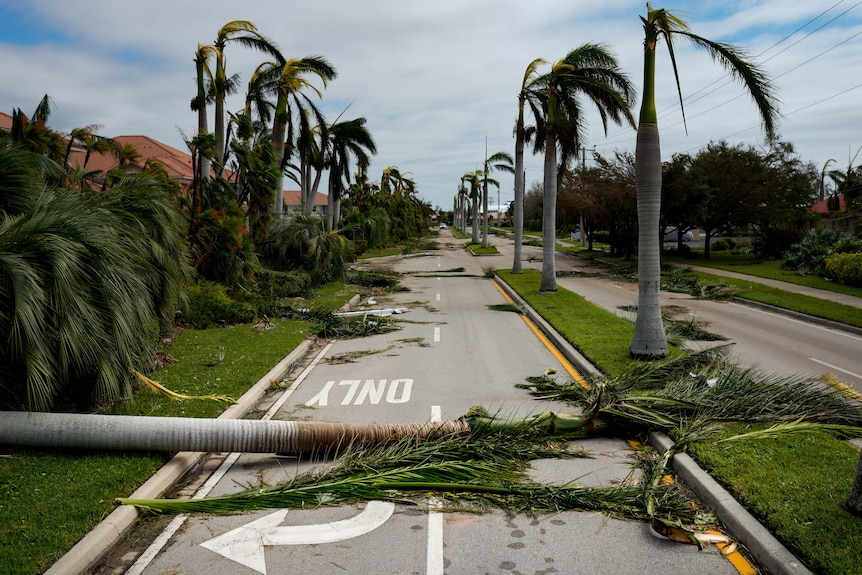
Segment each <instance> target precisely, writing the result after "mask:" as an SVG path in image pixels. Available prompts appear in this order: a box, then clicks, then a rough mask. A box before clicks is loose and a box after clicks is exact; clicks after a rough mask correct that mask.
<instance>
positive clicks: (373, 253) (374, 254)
mask: <svg viewBox="0 0 862 575" xmlns="http://www.w3.org/2000/svg"><path fill="white" fill-rule="evenodd" d="M397 255H401V248H400V247H393V248H376V249H373V250H368V251H366V252H365V253H364V254H362V255H360V256H359V257H358V259H360V260H368V259H371V258H385V257H387V256H397Z"/></svg>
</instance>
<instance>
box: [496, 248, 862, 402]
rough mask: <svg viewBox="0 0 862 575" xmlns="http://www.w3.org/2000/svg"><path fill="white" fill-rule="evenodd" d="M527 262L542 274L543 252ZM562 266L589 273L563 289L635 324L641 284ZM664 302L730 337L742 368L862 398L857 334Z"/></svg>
mask: <svg viewBox="0 0 862 575" xmlns="http://www.w3.org/2000/svg"><path fill="white" fill-rule="evenodd" d="M496 245H497V247H498V249H499V250H500V251H501V252H502V254H503V255H501V256H497V257H496V258H497V259H499V263H497V267H498V268H500V269H504V268H511V266H512V260H511V257H512V249H513V248H512V246H511V242H510V241H507V240H502V239H497V240H496ZM523 257H524V258H533V259H532V261H525V262H524V267H530V268H534V269H541V249H540V248H536V247H533V246H524V254H523ZM556 265H557V271H558V272H571V271H580V272H585V275H584V276H581V277H571V276H567V277H560V278H558V280H557V284H558V285H559V286H560V287H563V288H566V289H568V290H571V291H573V292H575V293H577V294H580V295H582V296H584V297H585V298H586V299H587V300H589V301H591V302H592V303H594V304H596V305H598V306H599V307H602V308H604V309H606V310H608V311H610V312H612V313H615V314H616V315H619V316H621V317H626V318H629V319H633V314H632V312H629V311H624V310H623V309H622V308H623V307H626V306H636V305H637V284H636V283H633V282H628V281H623V280H618V279H613V278H610V277H607V275H606V274H603V270H602V269H595V268H590V267H589V262H588V261H586V260H584V259H583V258H579V257H577V256H575V255H572V254H569V253H566V252H558V255H557V262H556ZM593 274H599V275H598V276H596V275H593ZM661 298H662V308H663V309H674V310H675V311H676V312H678V315H677V317H678V318H680V319H696V320H698V321H703V322H705V323H706V324H707V330H708V331H710V332H713V333H716V334H720V335H722V336H724V337H726V338H727V342H726V343H731V344H733V346H732V348H731V357H732V358H733V359H734V360H735V361H736V362H737V363H739V364H740V365H745V366H749V367H752V368H756V369H759V370H761V371H763V372H766V373H774V374H781V375H785V376H796V375H799V376H803V377H817V376H820V375H822V374H824V373H830V374H832V375H834V376H836V377H837V378H838V379H840V380H841V381H844V382H846V383H847V384H849V385H850V386H852V387H853V388H854V389H855V390H856V391H858V392H860V393H862V359H860V358H862V336H860V335H858V334H856V333H852V332H849V331H844V330H840V329H834V328H831V327H824V326H822V325H818V324H815V323H811V322H806V321H802V320H800V319H796V318H793V317H789V316H787V315H785V314H781V313H778V312H774V311H768V310H764V309H759V308H756V307H752V306H748V305H744V304H741V303H737V302H725V301H713V300H705V299H696V298H694V297H692V296H689V295H686V294H677V293H670V292H662V294H661ZM691 345H693V346H694V347H697V345H698V344H696V343H692V344H691ZM710 345H714V343H712V344H710Z"/></svg>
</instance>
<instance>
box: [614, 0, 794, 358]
mask: <svg viewBox="0 0 862 575" xmlns="http://www.w3.org/2000/svg"><path fill="white" fill-rule="evenodd" d="M641 21H642V22H643V28H644V87H643V100H642V101H641V109H640V118H639V122H638V132H637V147H636V152H635V164H636V168H635V170H636V178H637V183H636V187H637V195H638V314H637V320H636V322H635V333H634V336H633V337H632V342H631V346H630V347H629V352H630V353H631V355H632V356H634V357H645V358H661V357H666V356H667V355H668V348H667V339H666V337H665V333H664V327H663V325H662V319H661V302H660V299H659V288H660V279H661V262H660V258H661V243H660V242H661V239H660V230H659V212H660V210H661V146H660V144H659V131H658V119H657V115H656V106H655V55H656V48H657V47H658V43H659V40H661V39H662V38H663V39H664V41H665V44H666V45H667V49H668V53H669V54H670V58H671V63H672V65H673V73H674V77H675V79H676V83H677V93H678V94H679V102H680V108H681V109H683V108H682V91H681V90H680V87H679V75H678V73H677V67H676V57H675V55H674V51H673V42H674V40H675V39H676V38H680V39H683V40H687V41H689V42H691V43H692V44H694V45H695V46H697V47H698V48H703V49H704V50H706V51H707V53H708V54H709V55H710V57H711V58H712V59H713V60H715V61H717V62H718V63H720V64H721V65H722V66H723V67H724V68H725V69H726V70H727V71H728V73H729V74H730V75H731V76H732V77H733V78H734V79H735V80H737V81H739V82H741V83H742V84H743V86H745V88H746V90H747V91H748V92H749V94H750V95H751V97H752V99H753V100H754V103H755V105H756V106H757V110H758V112H759V113H760V117H761V120H762V122H763V127H764V129H765V131H766V133H767V134H768V135H770V136H772V135H773V134H774V132H775V127H776V123H777V120H778V109H777V101H776V98H775V96H774V95H773V92H772V86H771V84H770V82H769V79H768V78H767V76H766V74H765V73H764V72H763V71H762V70H760V68H758V67H757V66H755V65H754V64H752V63H750V62H748V61H747V55H746V53H745V52H743V51H742V50H739V49H738V48H735V47H734V46H730V45H728V44H723V43H719V42H714V41H712V40H707V39H706V38H703V37H701V36H697V35H695V34H692V33H691V32H690V31H689V28H688V25H687V24H686V23H685V22H684V21H682V20H681V19H680V18H679V17H678V16H676V15H675V14H673V13H672V12H670V11H668V10H665V9H663V8H662V9H653V8H652V7H651V6H650V5H649V3H647V15H646V18H644V17H643V16H641ZM684 120H685V111H684V109H683V121H684Z"/></svg>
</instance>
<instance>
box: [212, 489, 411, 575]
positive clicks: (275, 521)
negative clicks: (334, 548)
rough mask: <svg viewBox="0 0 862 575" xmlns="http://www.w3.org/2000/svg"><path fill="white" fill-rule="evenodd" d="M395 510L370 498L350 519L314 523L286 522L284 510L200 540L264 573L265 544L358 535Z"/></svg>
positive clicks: (309, 542) (308, 542) (329, 540)
mask: <svg viewBox="0 0 862 575" xmlns="http://www.w3.org/2000/svg"><path fill="white" fill-rule="evenodd" d="M394 511H395V504H394V503H391V502H389V501H369V502H368V505H367V506H366V507H365V509H363V510H362V513H360V514H359V515H357V516H355V517H351V518H350V519H343V520H341V521H333V522H331V523H320V524H317V525H286V526H281V522H282V521H284V518H285V517H286V516H287V509H280V510H278V511H276V512H275V513H272V514H270V515H267V516H266V517H262V518H260V519H257V520H255V521H252V522H251V523H249V524H247V525H243V526H242V527H237V528H236V529H234V530H233V531H228V532H227V533H225V534H224V535H219V536H218V537H215V538H213V539H210V540H209V541H205V542H203V543H201V547H206V548H207V549H209V550H210V551H214V552H216V553H218V554H219V555H222V556H223V557H226V558H228V559H230V560H231V561H235V562H237V563H240V564H242V565H245V566H246V567H249V568H251V569H254V570H255V571H257V572H258V573H262V574H263V575H266V558H265V556H264V549H263V548H264V547H265V546H266V545H313V544H316V543H334V542H336V541H344V540H345V539H350V538H352V537H358V536H359V535H363V534H365V533H368V532H370V531H373V530H375V529H377V528H378V527H380V526H381V525H383V524H384V523H386V520H387V519H389V518H390V517H391V516H392V513H393V512H394Z"/></svg>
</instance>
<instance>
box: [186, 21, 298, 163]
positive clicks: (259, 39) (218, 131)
mask: <svg viewBox="0 0 862 575" xmlns="http://www.w3.org/2000/svg"><path fill="white" fill-rule="evenodd" d="M228 42H236V43H238V44H240V45H241V46H245V47H246V48H253V49H255V50H260V51H261V52H264V53H266V54H269V55H271V56H272V57H273V58H276V60H279V61H283V60H284V58H283V56H282V55H281V53H280V52H279V51H278V48H277V47H276V46H275V44H274V43H273V42H272V41H271V40H268V39H267V38H265V37H264V36H263V35H262V34H261V33H260V32H258V30H257V27H256V26H255V25H254V24H252V23H251V22H249V21H248V20H233V21H231V22H228V23H227V24H225V25H224V26H222V27H221V29H220V30H219V31H218V34H217V35H216V41H215V43H214V44H213V45H212V53H213V55H214V56H215V68H216V69H215V73H214V74H213V84H212V90H213V98H214V100H215V127H214V129H215V135H216V154H215V155H216V161H217V162H218V164H219V166H221V167H219V174H221V170H222V169H223V164H224V151H225V147H226V143H225V109H224V101H225V98H226V97H227V96H228V95H229V94H232V93H234V92H235V91H236V89H237V81H238V78H237V76H231V77H228V75H227V70H226V68H227V60H226V58H225V48H226V47H227V43H228ZM198 52H200V49H199V50H198ZM195 62H196V63H197V58H196V59H195Z"/></svg>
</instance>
